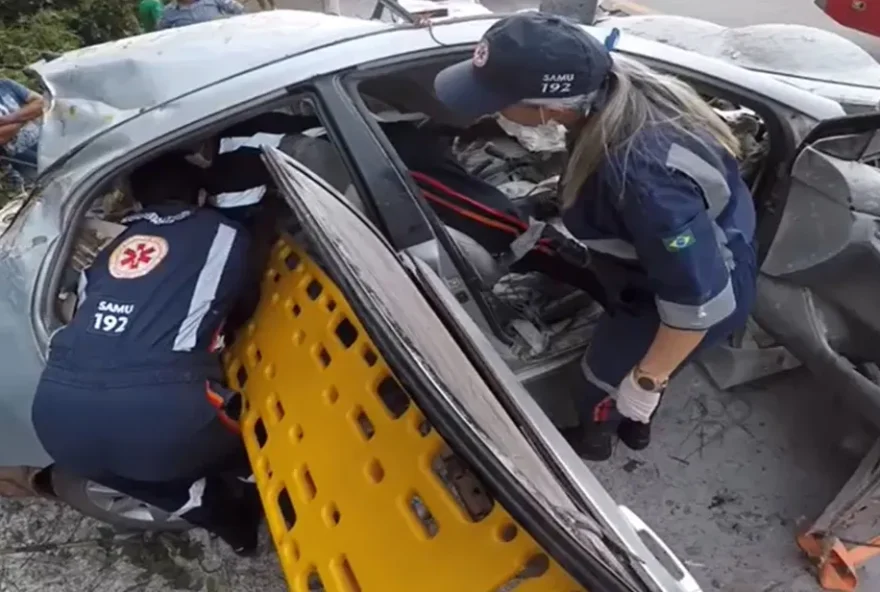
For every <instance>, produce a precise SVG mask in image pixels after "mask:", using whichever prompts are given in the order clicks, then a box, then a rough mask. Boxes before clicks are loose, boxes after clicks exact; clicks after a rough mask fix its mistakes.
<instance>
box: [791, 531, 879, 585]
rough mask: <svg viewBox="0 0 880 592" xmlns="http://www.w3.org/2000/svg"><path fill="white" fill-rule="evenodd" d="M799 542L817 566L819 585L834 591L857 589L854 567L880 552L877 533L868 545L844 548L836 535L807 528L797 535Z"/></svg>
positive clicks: (857, 582)
mask: <svg viewBox="0 0 880 592" xmlns="http://www.w3.org/2000/svg"><path fill="white" fill-rule="evenodd" d="M797 542H798V546H800V548H801V549H802V550H803V551H804V553H806V554H807V556H808V557H809V558H810V560H811V561H813V563H815V564H816V566H817V568H818V574H817V575H818V579H819V585H820V586H822V588H824V589H825V590H834V591H835V592H854V591H855V590H858V586H859V576H858V574H857V573H856V570H857V569H858V568H859V567H860V566H861V565H862V564H863V563H865V562H866V561H868V560H869V559H871V558H873V557H876V556H878V555H880V537H877V538H875V539H873V540H871V541H867V545H863V546H855V547H852V548H847V546H846V545H844V544H843V543H841V542H840V540H839V539H837V538H836V537H833V536H831V537H824V536H822V535H821V534H820V533H815V532H810V533H806V534H803V535H801V536H799V537H798V541H797Z"/></svg>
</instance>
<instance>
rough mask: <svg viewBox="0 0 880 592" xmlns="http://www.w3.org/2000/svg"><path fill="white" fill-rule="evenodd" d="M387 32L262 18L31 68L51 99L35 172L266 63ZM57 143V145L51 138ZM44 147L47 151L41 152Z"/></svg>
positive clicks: (373, 24) (127, 42)
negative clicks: (99, 135)
mask: <svg viewBox="0 0 880 592" xmlns="http://www.w3.org/2000/svg"><path fill="white" fill-rule="evenodd" d="M391 27H393V25H392V24H389V23H382V22H379V21H370V20H364V19H356V18H347V17H339V16H334V15H328V14H323V13H319V12H306V11H294V10H278V11H266V12H259V13H256V14H247V15H242V16H237V17H233V18H228V19H222V20H217V21H212V22H207V23H201V24H197V25H190V26H187V27H181V28H178V29H169V30H165V31H157V32H155V33H148V34H145V35H137V36H134V37H129V38H126V39H121V40H119V41H113V42H110V43H104V44H101V45H95V46H91V47H87V48H83V49H80V50H77V51H72V52H69V53H66V54H64V55H62V56H60V57H58V58H56V59H53V60H51V61H43V62H38V63H37V64H34V65H33V66H32V69H33V70H35V71H36V72H37V73H38V74H39V75H40V76H41V78H42V79H43V83H44V85H45V86H46V88H47V89H48V90H49V91H50V93H51V94H52V97H53V98H54V104H53V106H52V109H51V110H50V111H49V112H48V113H47V115H46V125H45V126H44V134H47V133H53V134H61V135H62V136H63V140H61V141H58V142H52V143H48V142H47V143H45V144H47V145H46V146H45V150H44V146H41V147H40V170H44V169H45V167H46V166H48V164H50V163H52V162H54V161H55V160H56V159H57V158H59V157H60V156H62V154H63V153H66V152H67V151H69V150H70V149H71V148H72V147H74V146H76V145H79V144H80V143H82V142H84V141H85V140H87V139H88V138H90V137H92V136H94V135H95V133H96V131H99V130H101V129H107V128H108V127H109V126H111V125H116V124H119V123H121V122H123V121H126V120H128V119H131V118H133V117H135V116H137V115H138V114H139V113H141V112H143V111H145V110H147V109H151V108H153V107H156V106H158V105H162V104H163V103H166V102H168V101H171V100H173V99H176V98H178V97H180V96H182V95H185V94H188V93H191V92H194V91H196V90H199V89H201V88H205V87H209V86H211V85H213V84H216V83H217V82H219V81H221V80H224V79H226V78H229V77H234V76H237V75H240V74H242V73H244V72H246V71H248V70H250V69H253V68H257V67H260V66H263V65H266V64H269V63H271V62H274V61H278V60H282V59H284V58H287V57H290V56H293V55H296V54H299V53H303V52H306V51H309V50H312V49H316V48H318V47H321V46H325V45H331V44H333V43H337V42H339V41H343V40H345V39H350V38H353V37H359V36H361V35H364V34H367V33H371V32H373V31H379V30H383V29H388V28H391ZM59 140H60V138H59ZM48 144H51V146H49V145H48Z"/></svg>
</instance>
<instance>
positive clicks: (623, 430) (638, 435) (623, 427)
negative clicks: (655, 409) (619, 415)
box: [617, 418, 651, 450]
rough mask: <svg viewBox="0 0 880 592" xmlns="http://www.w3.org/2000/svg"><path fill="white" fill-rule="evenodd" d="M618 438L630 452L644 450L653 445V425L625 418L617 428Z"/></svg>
mask: <svg viewBox="0 0 880 592" xmlns="http://www.w3.org/2000/svg"><path fill="white" fill-rule="evenodd" d="M617 437H618V438H620V441H621V442H623V443H624V444H626V447H627V448H629V449H630V450H644V449H645V448H647V447H648V445H649V444H650V443H651V424H650V423H642V422H640V421H633V420H631V419H626V418H624V419H622V420H621V421H620V425H618V426H617Z"/></svg>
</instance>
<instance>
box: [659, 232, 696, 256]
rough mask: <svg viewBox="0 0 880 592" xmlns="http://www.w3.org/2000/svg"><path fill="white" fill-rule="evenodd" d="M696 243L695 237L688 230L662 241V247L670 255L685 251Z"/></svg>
mask: <svg viewBox="0 0 880 592" xmlns="http://www.w3.org/2000/svg"><path fill="white" fill-rule="evenodd" d="M696 242H697V237H695V236H694V233H693V232H691V230H690V229H688V230H685V231H684V232H682V233H681V234H677V235H675V236H673V237H671V238H666V239H663V246H664V247H666V250H667V251H669V252H670V253H678V252H679V251H683V250H684V249H687V248H688V247H690V246H691V245H693V244H694V243H696Z"/></svg>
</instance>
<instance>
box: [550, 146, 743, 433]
mask: <svg viewBox="0 0 880 592" xmlns="http://www.w3.org/2000/svg"><path fill="white" fill-rule="evenodd" d="M564 222H565V225H566V227H567V228H568V229H569V230H570V231H571V232H572V234H574V236H576V237H577V238H578V239H580V240H581V241H583V242H584V243H585V244H586V245H587V246H588V247H589V248H590V249H591V250H592V252H593V256H594V258H595V259H597V260H598V263H599V265H597V269H600V270H602V269H604V270H606V272H608V271H610V272H611V275H614V276H615V277H613V278H600V280H602V279H605V280H606V281H605V282H604V283H606V285H608V286H616V287H617V289H618V293H617V294H616V296H617V299H618V301H619V302H620V303H621V307H620V308H619V309H618V310H617V311H614V314H613V315H611V314H606V315H605V317H604V318H603V319H601V321H600V323H599V325H598V327H597V330H596V333H595V335H594V337H593V341H592V344H591V347H590V349H589V351H588V352H587V354H586V356H585V358H584V360H583V365H582V366H583V369H584V373H585V376H586V378H587V380H588V381H589V386H588V388H587V392H586V393H585V396H583V397H580V402H581V404H582V407H581V413H582V419H593V420H598V421H604V420H606V419H609V417H608V416H606V415H604V414H605V412H606V411H607V406H598V405H597V404H598V403H599V402H601V401H602V400H603V399H605V397H606V396H607V395H608V394H610V393H611V392H613V390H614V389H616V387H617V385H618V384H620V382H621V380H623V378H624V377H625V376H626V374H627V373H628V372H629V371H630V370H631V369H632V368H633V367H634V366H635V365H636V364H637V363H638V362H639V361H640V360H641V359H642V357H643V356H644V355H645V354H646V353H647V351H648V348H649V346H650V345H651V342H652V341H653V339H654V336H655V334H656V332H657V328H658V326H659V324H660V323H663V324H665V325H668V326H670V327H673V328H677V329H685V330H699V331H707V334H706V336H705V338H704V339H703V341H702V342H701V344H700V349H702V348H705V347H707V346H710V345H713V344H716V343H718V342H719V341H721V340H723V339H724V338H725V337H727V336H729V335H730V334H731V333H732V332H733V331H735V330H736V329H738V328H740V327H742V326H743V325H744V324H745V321H746V319H747V317H748V314H749V311H750V309H751V306H752V302H753V298H754V290H755V274H756V271H755V253H754V248H753V239H754V233H755V210H754V205H753V202H752V196H751V193H750V192H749V190H748V188H747V187H746V185H745V183H744V182H743V180H742V179H741V177H740V175H739V171H738V167H737V163H736V160H735V159H734V158H733V157H732V156H731V155H730V154H728V153H727V152H726V151H725V150H723V149H722V148H720V147H719V146H717V145H716V144H715V143H714V142H712V141H709V140H707V141H705V142H702V141H699V140H698V139H697V138H695V137H691V136H687V135H685V134H682V133H675V132H671V131H669V130H665V129H654V130H643V131H641V132H639V133H638V135H637V137H636V138H634V139H633V142H632V144H631V146H629V147H628V149H627V148H624V149H622V150H621V153H620V154H612V155H610V156H609V157H608V158H607V159H606V161H605V162H604V163H603V164H602V166H601V167H600V168H599V170H598V171H597V172H596V173H595V174H594V175H592V176H591V178H590V179H588V180H587V182H586V183H585V185H584V187H583V188H582V190H581V192H580V196H579V199H578V200H577V201H576V203H575V204H573V206H572V207H570V208H568V209H567V210H566V211H565V214H564ZM600 408H601V409H602V411H601V412H599V410H600Z"/></svg>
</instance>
